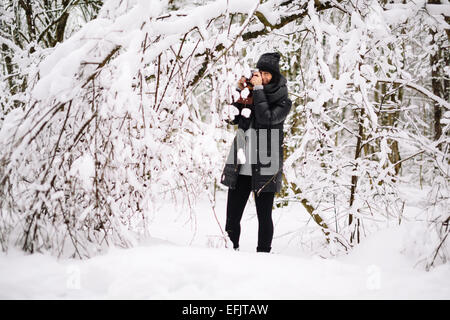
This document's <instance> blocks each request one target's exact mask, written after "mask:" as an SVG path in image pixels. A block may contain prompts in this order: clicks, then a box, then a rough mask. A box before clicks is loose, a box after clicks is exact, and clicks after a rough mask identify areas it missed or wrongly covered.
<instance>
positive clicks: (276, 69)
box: [256, 52, 281, 82]
mask: <svg viewBox="0 0 450 320" xmlns="http://www.w3.org/2000/svg"><path fill="white" fill-rule="evenodd" d="M256 67H257V68H258V69H259V70H260V71H267V72H270V73H271V74H272V81H271V82H275V81H278V79H279V78H280V75H281V74H280V54H279V53H278V52H269V53H264V54H263V55H262V56H261V57H260V58H259V60H258V63H257V64H256Z"/></svg>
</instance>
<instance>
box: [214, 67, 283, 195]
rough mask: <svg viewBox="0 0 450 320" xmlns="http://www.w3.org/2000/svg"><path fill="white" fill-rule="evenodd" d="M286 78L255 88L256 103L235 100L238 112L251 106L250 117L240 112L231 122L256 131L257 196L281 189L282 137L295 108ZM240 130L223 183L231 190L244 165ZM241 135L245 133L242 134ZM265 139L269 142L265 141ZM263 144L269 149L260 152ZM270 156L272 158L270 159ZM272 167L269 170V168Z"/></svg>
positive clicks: (254, 187) (254, 184) (254, 173)
mask: <svg viewBox="0 0 450 320" xmlns="http://www.w3.org/2000/svg"><path fill="white" fill-rule="evenodd" d="M286 83H287V81H286V78H284V77H283V76H281V78H280V80H279V82H278V83H270V84H268V85H265V86H264V89H263V90H254V91H253V104H252V105H245V106H244V105H242V104H240V103H234V104H233V105H234V106H236V107H237V108H238V109H239V111H241V110H242V108H244V107H247V108H250V109H251V114H250V117H249V118H246V117H244V116H242V115H241V114H239V115H237V116H236V117H235V118H234V120H232V121H228V122H229V123H231V124H237V125H238V133H239V130H242V131H241V133H243V131H246V130H247V129H248V128H249V126H250V123H251V124H252V128H254V130H255V133H256V139H257V140H256V142H257V143H256V144H252V146H253V148H256V153H255V154H256V155H257V158H256V161H255V163H253V164H252V165H251V167H252V190H254V191H255V193H256V195H259V193H260V192H280V190H281V182H282V173H283V140H284V131H283V126H284V120H285V119H286V117H287V115H288V113H289V111H290V110H291V107H292V101H291V100H290V99H289V97H288V91H287V86H286ZM238 133H237V134H236V136H235V137H234V140H233V144H232V145H231V148H230V151H229V156H228V158H227V163H226V164H225V167H224V169H223V172H222V176H221V181H220V182H221V183H222V184H223V185H225V186H228V187H229V188H231V189H235V188H236V182H237V178H238V175H239V171H240V167H241V164H240V163H239V162H238V158H237V149H238V148H237V145H238V141H237V139H238ZM241 136H242V135H241ZM262 140H266V141H262ZM261 146H263V147H266V148H267V154H266V150H264V152H263V153H264V154H262V152H261V154H260V149H265V148H261ZM268 158H270V161H267V159H268ZM274 166H276V167H275V168H276V170H275V174H272V173H271V174H265V171H266V172H267V171H270V172H274V170H273V168H274ZM269 167H270V170H268V168H269Z"/></svg>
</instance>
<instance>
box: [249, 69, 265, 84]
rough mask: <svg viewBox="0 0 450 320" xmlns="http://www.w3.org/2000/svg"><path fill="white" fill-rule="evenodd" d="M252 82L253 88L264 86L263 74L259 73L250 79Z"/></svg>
mask: <svg viewBox="0 0 450 320" xmlns="http://www.w3.org/2000/svg"><path fill="white" fill-rule="evenodd" d="M250 82H251V84H252V85H253V86H258V85H262V78H261V73H260V72H259V71H257V72H255V73H254V74H253V76H252V78H251V79H250Z"/></svg>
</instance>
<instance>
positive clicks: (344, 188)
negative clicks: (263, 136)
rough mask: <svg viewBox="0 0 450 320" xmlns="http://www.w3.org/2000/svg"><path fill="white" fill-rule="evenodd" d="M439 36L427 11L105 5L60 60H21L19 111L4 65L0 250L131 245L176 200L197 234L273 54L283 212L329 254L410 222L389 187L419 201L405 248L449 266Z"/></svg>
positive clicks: (444, 53) (48, 53) (409, 7)
mask: <svg viewBox="0 0 450 320" xmlns="http://www.w3.org/2000/svg"><path fill="white" fill-rule="evenodd" d="M3 10H5V9H3ZM418 19H419V20H420V22H421V23H420V24H419V23H417V21H418ZM4 23H6V24H8V23H11V22H10V21H9V22H8V20H5V22H3V20H2V26H3V24H4ZM2 28H3V27H2ZM75 29H76V28H74V30H75ZM430 30H431V31H430ZM448 30H449V25H448V5H447V4H433V5H432V6H430V5H429V4H426V3H425V2H423V1H422V2H420V3H415V4H413V3H408V4H403V3H401V2H399V3H389V4H388V3H386V2H383V1H373V0H364V1H360V2H358V4H357V5H355V4H353V3H352V2H350V1H339V0H333V1H306V0H268V1H257V0H251V1H237V0H227V1H219V0H217V1H206V2H205V1H203V2H201V3H197V2H195V1H194V2H184V1H169V2H168V1H161V0H153V1H144V0H141V1H138V0H109V1H106V2H105V4H104V5H103V6H102V8H101V9H100V10H99V12H98V15H96V17H95V18H94V19H92V20H91V21H89V22H87V23H85V24H83V25H82V26H80V28H79V30H78V31H74V32H72V33H71V34H70V36H69V37H68V38H67V39H66V40H65V41H63V42H58V43H57V44H56V45H55V46H54V48H53V47H52V48H47V47H45V46H43V45H39V43H37V44H35V45H34V46H33V48H34V49H33V52H31V51H30V49H29V47H24V48H19V47H18V48H16V49H17V50H16V51H15V55H14V59H15V61H14V65H15V66H16V69H17V72H18V73H19V74H20V75H21V79H26V86H25V88H24V90H23V91H22V92H21V93H20V104H17V103H13V101H14V97H16V96H17V92H14V91H13V90H10V88H11V86H9V87H8V83H7V80H8V79H10V78H9V77H10V76H11V73H12V72H13V71H12V69H11V68H9V69H8V62H7V61H5V63H4V68H3V79H4V81H3V82H2V87H1V88H2V91H3V92H6V93H7V94H6V97H4V98H2V99H3V100H1V103H2V107H3V115H4V121H3V123H2V127H1V130H0V144H1V150H2V151H1V153H0V161H1V164H2V166H1V170H0V187H1V188H0V193H1V201H0V204H1V207H0V208H1V213H0V214H1V216H0V243H1V245H2V248H3V250H6V249H7V248H8V246H9V245H11V244H15V245H19V246H21V247H22V248H23V249H24V250H25V251H29V252H35V251H45V250H48V251H51V252H53V253H56V254H73V256H75V257H80V258H83V257H88V256H92V255H93V254H95V252H97V251H98V250H101V249H102V248H103V247H104V246H108V245H120V246H125V247H127V246H132V245H134V244H135V243H136V242H137V241H138V239H139V237H140V236H144V235H145V234H146V232H147V230H148V228H147V227H148V224H149V223H150V221H149V218H148V212H150V211H152V210H158V208H157V207H155V203H156V200H157V199H161V198H164V197H167V196H171V197H172V199H171V200H172V201H178V200H179V199H178V197H179V195H180V191H181V192H182V193H181V194H182V199H181V200H182V201H183V203H182V204H181V205H180V208H182V207H183V208H184V207H185V208H187V209H188V210H189V212H190V213H189V214H190V216H191V218H192V221H193V223H194V224H195V201H196V197H197V196H198V195H199V194H201V193H204V192H207V193H208V194H209V196H210V199H211V204H212V207H213V208H214V194H215V192H216V189H217V188H220V186H219V185H217V181H218V176H219V175H220V172H221V169H222V165H223V163H224V160H225V159H224V157H225V154H224V152H225V150H226V148H227V147H228V146H229V144H230V143H231V140H232V138H233V133H232V130H230V127H229V126H227V125H226V121H224V117H225V118H227V117H229V116H230V114H231V115H233V110H229V108H230V107H229V105H230V103H231V101H232V96H233V95H236V92H235V84H236V82H237V80H238V79H239V78H240V76H241V75H242V74H246V73H248V72H249V70H250V69H251V68H252V66H253V65H254V64H255V62H256V61H257V59H258V58H259V56H260V55H261V54H262V53H264V52H267V51H274V50H276V51H278V52H280V53H281V55H282V57H283V58H282V62H283V66H282V71H283V73H284V74H285V76H286V77H287V78H288V81H289V86H290V94H291V97H292V100H293V101H294V107H293V111H292V112H291V114H290V115H289V117H288V120H287V123H286V126H285V131H286V134H287V139H285V141H286V142H285V143H286V145H285V153H286V154H285V158H286V161H285V165H284V188H283V190H282V192H281V193H280V194H279V195H278V196H277V200H276V203H277V206H283V205H287V204H288V203H289V201H301V202H302V203H303V205H304V207H305V209H306V210H307V212H308V213H309V214H310V215H311V217H312V219H313V221H314V222H315V223H316V226H317V227H316V228H315V229H314V230H315V231H314V232H313V234H312V235H311V238H310V239H311V241H312V242H313V243H314V244H315V247H316V248H317V249H318V250H321V249H320V248H321V247H322V246H324V247H325V248H326V250H327V251H328V252H329V253H331V254H333V255H334V254H338V253H339V252H342V251H348V250H350V249H351V248H352V247H353V246H354V245H356V244H358V243H359V242H360V241H361V240H362V238H363V237H364V236H365V235H367V234H369V233H371V232H375V231H376V230H378V229H380V228H381V227H382V226H385V225H386V224H390V223H396V224H398V223H402V221H403V220H405V219H411V218H410V217H404V216H403V208H404V205H405V202H406V201H408V199H405V198H404V197H403V196H402V194H401V192H400V191H399V186H401V185H402V184H405V183H406V184H420V185H421V186H422V185H429V186H430V188H429V189H430V194H429V203H428V204H427V209H426V210H424V212H423V215H424V216H425V217H418V219H422V220H425V221H427V222H423V223H421V224H420V228H421V229H420V228H419V229H420V230H419V231H417V232H419V233H420V234H421V236H423V237H424V243H425V244H426V245H422V246H421V245H419V244H411V246H412V247H414V248H416V249H418V248H422V249H418V251H419V253H418V254H419V256H420V258H421V259H422V261H425V265H426V267H427V268H429V267H431V266H432V265H433V264H436V262H437V261H443V262H445V261H446V259H448V256H449V250H450V248H449V247H448V244H447V243H446V238H447V235H448V232H449V231H448V230H449V228H448V220H449V216H448V198H449V195H448V174H449V158H448V153H449V152H448V145H449V144H448V142H449V123H450V121H448V119H449V115H450V110H449V109H450V104H449V102H448V100H449V99H448V91H449V87H448V80H449V79H448V75H449V73H448V63H449V54H448V50H444V49H443V48H446V47H448V41H449V36H448ZM1 41H2V43H3V44H5V45H8V50H11V48H13V49H14V48H15V47H14V46H16V45H15V44H14V42H13V41H11V40H10V39H8V38H7V37H4V36H2V38H1ZM19 53H20V54H19ZM21 57H27V58H26V59H25V58H21ZM20 59H22V60H20ZM11 65H12V64H11V63H10V66H11ZM432 79H435V80H433V81H434V82H433V83H432ZM438 85H441V86H442V87H439V90H437V89H436V88H435V87H436V86H438ZM8 88H9V89H8ZM227 108H228V109H227ZM437 111H439V112H440V113H439V112H438V113H436V112H437ZM436 114H437V116H436ZM430 126H431V127H432V128H433V129H430ZM435 129H436V130H437V131H436V130H435ZM439 130H440V131H439ZM438 131H439V132H440V134H437V133H436V132H438ZM430 231H431V232H430Z"/></svg>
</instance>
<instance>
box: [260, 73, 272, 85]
mask: <svg viewBox="0 0 450 320" xmlns="http://www.w3.org/2000/svg"><path fill="white" fill-rule="evenodd" d="M261 78H262V84H263V85H264V86H265V85H266V84H269V82H270V80H272V74H271V73H270V72H267V71H261Z"/></svg>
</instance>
